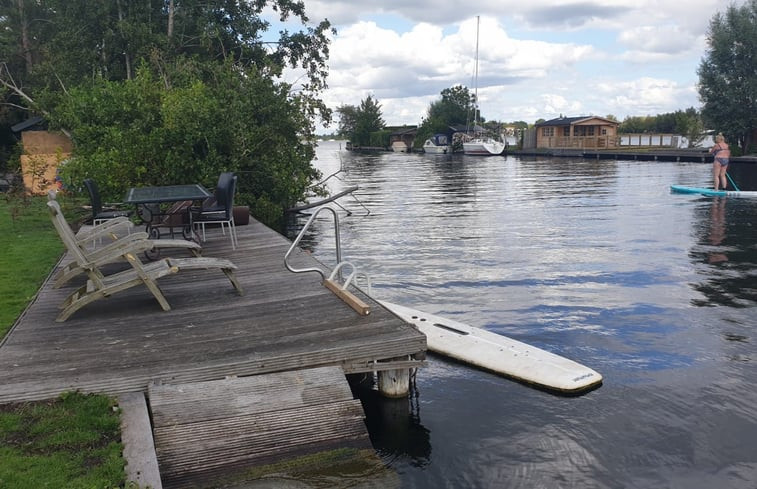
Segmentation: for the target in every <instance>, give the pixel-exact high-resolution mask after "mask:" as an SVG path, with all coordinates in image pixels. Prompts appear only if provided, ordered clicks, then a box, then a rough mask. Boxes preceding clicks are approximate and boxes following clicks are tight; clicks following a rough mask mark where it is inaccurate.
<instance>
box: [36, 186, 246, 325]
mask: <svg viewBox="0 0 757 489" xmlns="http://www.w3.org/2000/svg"><path fill="white" fill-rule="evenodd" d="M47 206H48V208H49V210H50V215H51V219H52V221H53V225H54V226H55V229H56V230H57V231H58V234H59V236H60V238H61V240H62V241H63V243H64V245H65V246H66V249H67V250H68V252H69V253H70V254H71V255H72V257H73V259H74V261H75V262H76V264H77V266H78V267H79V268H80V269H81V271H82V272H84V273H86V274H87V277H88V280H87V283H86V284H85V285H84V286H82V287H80V288H78V289H77V290H75V291H74V292H72V293H71V294H70V295H69V296H68V297H67V298H66V299H65V300H64V301H63V304H61V306H60V308H61V309H62V311H61V312H60V314H59V315H58V317H57V318H56V321H58V322H62V321H65V320H66V319H68V318H69V317H70V316H71V314H73V313H74V312H76V311H78V310H79V309H81V308H82V307H84V306H85V305H87V304H89V303H91V302H94V301H96V300H98V299H101V298H103V297H109V296H111V295H113V294H115V293H117V292H120V291H122V290H126V289H129V288H131V287H134V286H135V285H144V286H145V287H147V289H148V290H149V291H150V292H151V293H152V294H153V296H154V297H155V299H156V300H157V301H158V303H159V304H160V306H161V307H162V308H163V310H164V311H168V310H170V309H171V306H170V305H169V304H168V301H167V300H166V298H165V296H164V295H163V293H162V292H161V290H160V288H159V287H158V284H157V283H156V281H157V279H159V278H160V277H164V276H166V275H171V274H174V273H177V272H179V271H180V270H194V269H210V268H220V269H221V270H222V271H223V273H224V274H226V276H227V277H228V278H229V280H230V281H231V284H232V285H233V286H234V288H235V289H236V291H237V292H238V293H239V294H240V295H241V294H242V287H241V285H240V284H239V282H238V281H237V279H236V276H235V275H234V270H235V269H236V268H237V267H236V265H234V264H233V263H231V262H230V261H229V260H225V259H222V258H205V257H195V258H163V259H161V260H157V261H154V262H150V263H147V264H143V263H142V262H141V261H140V260H139V258H138V254H139V253H140V252H143V251H146V250H148V249H151V247H152V246H153V244H152V242H151V241H150V240H148V239H147V234H146V233H134V234H131V235H129V237H128V238H129V239H119V240H117V241H115V242H114V243H112V245H114V246H113V247H112V248H110V251H109V252H108V255H107V256H105V255H103V256H98V257H97V258H96V259H93V258H92V257H91V255H87V254H86V253H85V252H84V251H82V247H81V246H80V244H79V243H78V242H77V240H76V236H74V233H73V231H72V230H71V227H70V226H69V225H68V222H67V221H66V219H65V217H64V216H63V213H62V212H61V210H60V206H59V205H58V202H56V201H54V200H51V201H48V202H47ZM119 260H126V262H128V263H129V265H131V267H130V268H128V269H126V270H124V271H122V272H118V273H115V274H112V275H107V276H106V275H104V274H103V273H102V272H101V270H100V267H101V265H103V264H106V263H111V262H115V261H119Z"/></svg>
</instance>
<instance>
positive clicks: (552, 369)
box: [379, 301, 602, 393]
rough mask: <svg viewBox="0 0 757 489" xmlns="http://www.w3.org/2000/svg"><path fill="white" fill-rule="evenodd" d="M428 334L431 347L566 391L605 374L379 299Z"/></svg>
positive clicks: (586, 385)
mask: <svg viewBox="0 0 757 489" xmlns="http://www.w3.org/2000/svg"><path fill="white" fill-rule="evenodd" d="M379 302H380V303H381V304H382V305H383V306H384V307H386V308H387V309H389V310H390V311H392V312H393V313H394V314H396V315H397V316H399V317H400V318H402V319H403V320H405V321H406V322H408V323H411V324H414V325H415V326H416V327H417V328H418V329H419V330H420V331H421V332H422V333H423V334H425V335H426V342H427V344H428V349H429V350H431V351H433V352H435V353H438V354H440V355H444V356H448V357H451V358H454V359H456V360H460V361H462V362H465V363H469V364H471V365H474V366H477V367H481V368H484V369H486V370H491V371H493V372H496V373H499V374H502V375H506V376H508V377H512V378H514V379H517V380H520V381H523V382H527V383H530V384H535V385H537V386H540V387H544V388H547V389H551V390H556V391H560V392H565V393H578V392H581V391H585V390H588V389H591V388H593V387H597V386H598V385H599V384H601V383H602V376H601V375H600V374H599V373H598V372H596V371H594V370H592V369H590V368H588V367H585V366H583V365H581V364H580V363H576V362H574V361H573V360H568V359H567V358H564V357H561V356H559V355H555V354H554V353H550V352H548V351H545V350H542V349H539V348H536V347H534V346H531V345H527V344H526V343H522V342H520V341H516V340H513V339H511V338H508V337H507V336H502V335H499V334H496V333H493V332H491V331H487V330H485V329H481V328H475V327H473V326H469V325H467V324H463V323H460V322H458V321H454V320H451V319H447V318H443V317H440V316H435V315H433V314H429V313H426V312H423V311H418V310H416V309H411V308H409V307H405V306H400V305H398V304H393V303H391V302H385V301H379Z"/></svg>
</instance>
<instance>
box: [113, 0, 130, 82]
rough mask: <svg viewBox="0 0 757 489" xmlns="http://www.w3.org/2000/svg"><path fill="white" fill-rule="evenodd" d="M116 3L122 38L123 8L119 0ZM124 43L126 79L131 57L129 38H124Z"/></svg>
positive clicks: (128, 78)
mask: <svg viewBox="0 0 757 489" xmlns="http://www.w3.org/2000/svg"><path fill="white" fill-rule="evenodd" d="M116 4H117V5H118V23H119V24H120V25H121V28H120V31H121V37H122V38H123V33H124V29H123V21H124V9H123V5H122V4H121V0H117V1H116ZM124 43H125V44H126V47H125V48H124V63H125V64H126V79H127V80H131V59H130V58H129V40H128V39H124Z"/></svg>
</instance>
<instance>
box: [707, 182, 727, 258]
mask: <svg viewBox="0 0 757 489" xmlns="http://www.w3.org/2000/svg"><path fill="white" fill-rule="evenodd" d="M725 202H726V199H721V198H719V197H716V198H714V199H712V205H711V206H710V236H709V241H710V244H711V245H712V246H714V247H717V246H719V245H720V244H721V243H722V242H723V240H724V239H725ZM707 261H708V262H709V263H720V262H724V261H728V255H726V254H725V253H724V252H723V251H722V250H720V249H718V250H717V251H716V250H712V251H710V252H709V253H708V254H707Z"/></svg>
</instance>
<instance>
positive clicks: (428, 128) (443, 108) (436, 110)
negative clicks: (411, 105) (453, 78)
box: [415, 85, 474, 147]
mask: <svg viewBox="0 0 757 489" xmlns="http://www.w3.org/2000/svg"><path fill="white" fill-rule="evenodd" d="M441 96H442V98H441V99H440V100H435V101H433V102H431V105H429V108H428V111H427V113H426V117H425V119H423V122H422V123H421V125H420V126H419V127H418V133H417V136H416V138H415V146H416V147H420V146H422V145H423V143H424V141H425V140H426V139H428V138H429V137H431V136H433V135H434V134H436V133H442V134H449V133H450V126H464V125H466V124H467V122H468V120H470V119H471V117H472V114H473V110H474V104H473V97H472V95H471V94H470V92H469V91H468V88H467V87H464V86H462V85H455V86H454V87H451V88H445V89H444V90H442V91H441Z"/></svg>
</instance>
